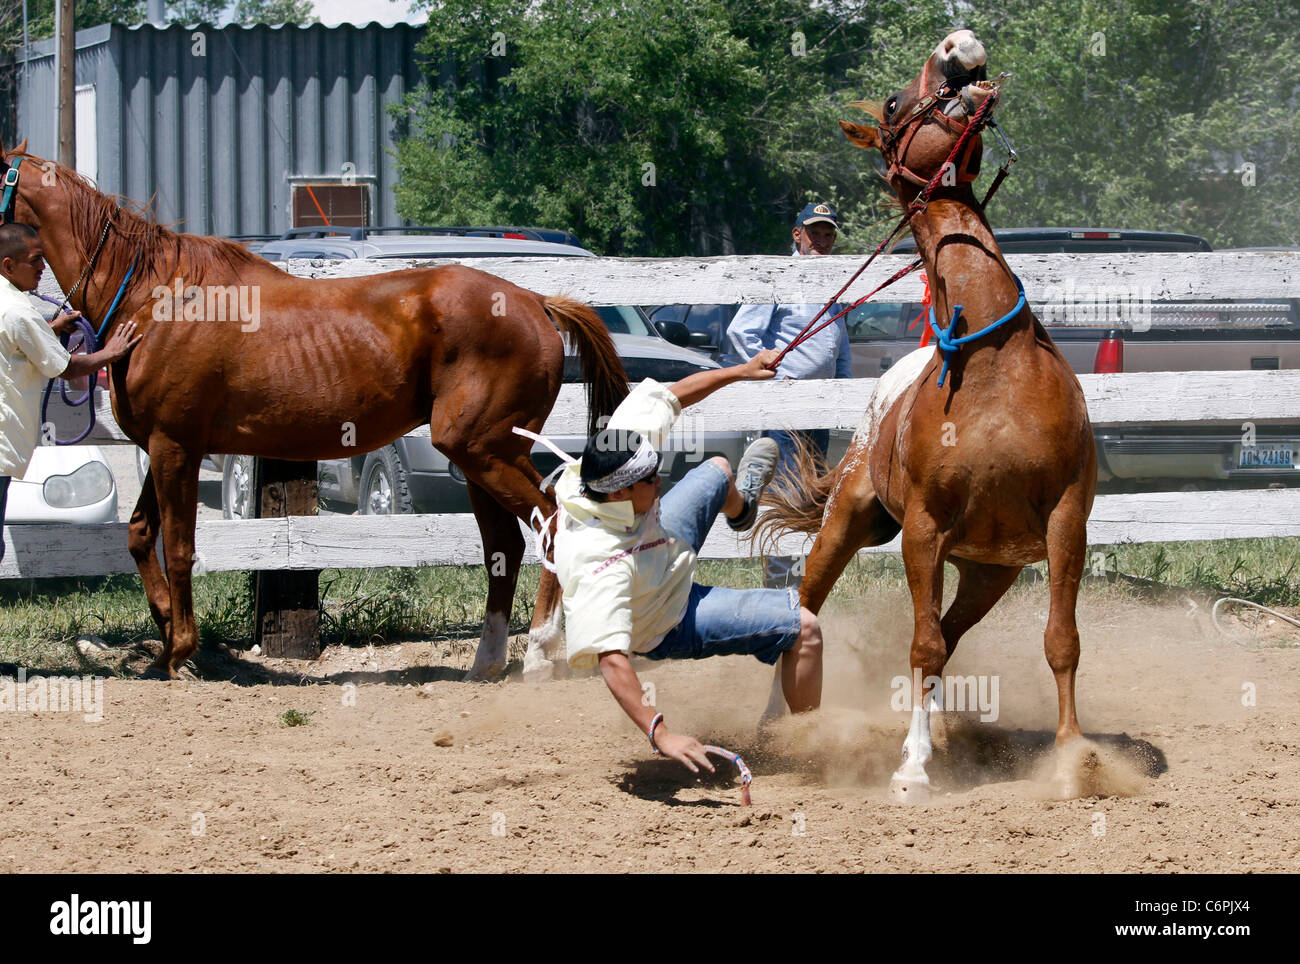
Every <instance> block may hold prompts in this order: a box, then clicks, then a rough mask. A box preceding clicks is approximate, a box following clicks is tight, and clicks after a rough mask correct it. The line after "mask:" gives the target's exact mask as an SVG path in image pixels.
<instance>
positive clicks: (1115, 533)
mask: <svg viewBox="0 0 1300 964" xmlns="http://www.w3.org/2000/svg"><path fill="white" fill-rule="evenodd" d="M906 260H907V259H905V258H898V257H894V258H885V259H881V260H880V261H878V262H877V264H878V265H879V268H878V269H877V266H876V265H873V266H872V269H871V270H870V271H869V272H867V273H866V274H864V276H863V278H861V279H859V281H858V282H857V283H856V284H855V285H854V287H853V288H851V289H850V291H849V292H848V294H847V295H846V298H851V297H854V296H855V293H858V294H864V293H866V292H867V291H868V290H870V288H872V287H874V286H875V285H876V284H878V283H879V282H880V281H882V280H883V279H884V278H886V277H888V276H889V275H890V274H892V273H893V272H894V271H896V270H897V269H898V267H900V266H901V265H902V264H904V263H905V262H906ZM1007 260H1008V262H1009V263H1010V264H1011V267H1012V269H1013V270H1014V271H1016V273H1017V274H1018V275H1019V276H1020V278H1021V280H1022V281H1023V282H1024V283H1025V286H1026V289H1027V291H1029V292H1030V294H1031V301H1032V300H1035V298H1034V292H1036V291H1037V292H1043V291H1049V290H1060V289H1064V288H1065V287H1067V286H1070V287H1073V288H1074V289H1075V290H1076V291H1084V292H1086V291H1089V290H1098V289H1100V290H1106V289H1109V290H1115V289H1116V288H1117V287H1129V288H1132V289H1134V290H1139V291H1147V292H1150V295H1151V297H1152V298H1154V299H1155V300H1161V301H1163V300H1190V299H1205V300H1209V299H1232V300H1250V301H1258V300H1263V299H1276V298H1295V297H1300V253H1289V252H1270V253H1250V254H1247V253H1241V254H1234V253H1223V254H1194V255H1163V254H1152V255H1122V256H1117V255H1034V256H1011V257H1009V258H1008V259H1007ZM469 263H471V264H472V265H473V266H474V267H478V268H482V269H484V270H487V271H490V272H492V273H494V274H498V275H500V276H502V277H505V278H507V279H509V280H511V281H514V282H516V283H518V284H521V285H524V286H526V287H530V288H532V289H534V290H538V291H543V292H547V293H565V294H569V295H572V296H574V297H579V298H583V299H585V300H587V301H590V302H591V303H594V304H629V303H631V304H672V303H697V304H730V303H737V302H744V303H765V302H774V301H775V302H785V303H809V302H816V301H819V300H822V299H824V298H825V297H827V296H828V295H829V294H832V293H834V291H836V290H837V289H838V287H839V286H840V285H841V284H843V282H844V279H846V278H847V277H848V276H849V275H850V274H851V273H852V271H853V270H854V269H855V268H856V267H857V264H858V263H859V259H857V258H844V257H827V258H799V259H794V258H765V257H745V258H706V259H674V260H648V259H645V260H638V259H629V260H614V259H603V258H602V259H594V258H590V259H588V258H564V259H492V260H490V261H488V260H484V259H475V260H473V261H472V262H469ZM409 264H410V263H406V262H400V263H395V262H392V261H383V262H363V261H347V262H309V261H308V262H294V263H293V264H292V265H291V269H292V270H293V272H294V273H295V274H300V275H304V276H312V277H331V276H346V275H360V274H369V273H377V272H381V271H388V270H395V269H396V268H400V267H406V266H409ZM919 298H920V286H919V283H918V282H915V281H913V279H912V278H907V279H904V281H902V282H900V283H899V286H898V288H897V289H891V290H889V291H887V292H884V293H882V294H881V295H879V296H877V300H891V301H898V300H919ZM1080 381H1081V382H1082V384H1083V387H1084V391H1085V394H1086V396H1087V400H1088V409H1089V413H1090V414H1091V417H1092V420H1093V423H1094V424H1095V425H1115V426H1122V425H1157V424H1164V425H1171V424H1208V423H1223V422H1229V423H1235V424H1240V423H1243V422H1253V423H1255V424H1256V425H1257V426H1262V425H1268V424H1276V423H1279V422H1284V421H1285V422H1296V421H1300V371H1293V370H1292V371H1262V372H1253V371H1252V372H1189V373H1154V374H1124V375H1085V376H1082V377H1081V379H1080ZM874 385H875V380H874V379H852V380H841V381H824V382H788V381H787V382H765V383H757V384H755V383H748V384H739V385H733V386H729V387H728V388H726V389H723V390H722V391H720V392H718V393H717V394H715V395H714V396H712V397H710V398H709V399H707V400H705V401H704V402H702V403H700V404H699V405H697V406H695V407H693V408H692V409H690V410H689V412H688V414H687V416H685V418H686V419H687V421H686V422H685V423H684V424H681V425H680V426H679V430H681V429H684V430H685V431H687V432H713V431H737V430H740V431H744V430H757V429H764V428H767V429H771V428H793V429H800V428H852V427H854V426H856V424H857V422H858V419H859V417H860V415H861V413H862V411H863V410H864V408H865V407H866V401H867V399H868V397H869V396H870V394H871V391H872V389H873V387H874ZM98 408H99V412H100V425H99V428H98V429H97V431H96V433H95V435H94V436H93V437H92V438H91V440H90V441H91V442H99V443H100V444H103V443H112V442H118V441H123V440H124V436H123V435H122V433H121V431H120V430H119V429H118V428H117V426H116V424H115V423H114V422H113V421H112V415H111V412H110V411H109V409H108V404H107V397H106V396H105V395H103V394H102V393H101V397H100V398H99V400H98ZM80 418H84V413H78V414H77V415H75V416H73V417H72V420H71V421H69V422H67V423H66V424H67V428H64V429H62V430H61V432H60V434H68V433H69V429H70V428H71V426H72V425H73V424H75V423H76V421H77V420H78V419H80ZM585 422H586V413H585V406H584V403H583V399H582V393H581V388H580V386H572V385H570V386H565V388H564V389H563V390H562V392H561V396H560V400H559V402H558V403H557V405H556V408H555V411H554V412H552V414H551V417H550V418H549V419H548V421H547V423H546V428H545V431H546V432H547V433H549V434H554V435H581V434H583V431H584V427H585ZM412 434H413V435H427V434H428V427H427V426H425V427H423V428H421V429H418V430H417V431H416V432H413V433H412ZM1298 474H1300V473H1298ZM125 529H126V527H125V526H124V525H120V524H118V525H106V526H6V527H5V536H4V538H5V543H6V553H5V559H4V562H3V563H0V578H13V577H35V576H65V575H100V574H109V573H122V572H134V571H135V565H134V563H133V561H132V560H131V558H130V556H129V555H128V553H127V551H126V531H125ZM1264 536H1291V537H1296V536H1300V488H1290V489H1285V490H1274V491H1226V492H1194V493H1181V492H1169V493H1150V494H1141V495H1115V496H1101V497H1099V498H1098V499H1097V502H1096V505H1095V506H1094V509H1093V512H1092V516H1091V519H1090V520H1089V525H1088V539H1089V542H1090V543H1092V544H1104V543H1115V542H1123V541H1133V542H1163V541H1177V540H1196V539H1226V538H1252V537H1264ZM807 545H808V540H806V539H804V538H803V537H790V538H789V539H787V540H786V541H784V542H783V543H782V545H781V548H782V551H787V552H790V553H791V554H797V553H800V552H802V551H806V548H807ZM874 551H897V546H896V545H891V546H885V547H880V548H879V549H877V550H874ZM749 554H750V546H749V544H748V543H747V542H743V541H738V540H737V539H736V538H735V537H734V536H733V535H732V534H731V532H730V531H729V530H726V529H725V527H720V526H719V527H715V529H714V532H713V533H712V534H711V535H710V538H709V539H708V541H707V542H706V543H705V547H704V551H703V552H702V553H701V556H702V557H703V558H734V557H738V556H746V555H749ZM196 555H197V558H196V560H195V565H196V567H199V568H202V569H204V570H207V571H219V570H244V569H264V570H275V569H323V568H364V567H371V566H427V565H459V564H477V563H481V562H482V548H481V546H480V543H479V539H478V531H477V528H476V526H475V524H474V521H473V517H472V516H469V515H429V516H397V517H360V516H321V517H292V518H286V519H261V520H254V521H239V522H226V521H213V522H206V521H205V522H200V523H199V526H198V535H197V551H196ZM528 560H529V561H535V557H533V555H532V553H531V547H530V551H529V555H528Z"/></svg>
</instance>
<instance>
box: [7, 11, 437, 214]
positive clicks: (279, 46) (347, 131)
mask: <svg viewBox="0 0 1300 964" xmlns="http://www.w3.org/2000/svg"><path fill="white" fill-rule="evenodd" d="M423 32H424V28H423V27H420V26H411V25H409V24H397V25H394V26H383V25H381V24H377V23H370V24H367V25H366V26H364V27H356V26H352V25H342V26H338V27H325V26H322V25H320V24H312V25H310V26H306V27H298V26H266V25H259V26H254V27H240V26H234V25H231V26H227V27H212V26H206V25H204V26H197V27H185V26H181V25H179V24H172V25H169V26H165V27H157V26H154V25H152V24H143V25H141V26H138V27H123V26H120V25H117V24H111V25H110V24H105V25H103V26H100V27H93V28H91V29H89V30H82V31H79V32H78V33H77V38H76V45H77V72H76V83H77V168H78V169H79V170H80V171H81V172H82V173H83V174H87V175H89V176H90V177H91V178H93V179H94V180H95V181H96V182H97V183H98V184H99V186H100V189H101V190H103V191H105V192H108V193H112V194H123V195H125V196H127V197H130V198H135V199H138V200H148V199H150V198H153V199H154V203H155V206H156V210H157V214H158V219H159V220H160V221H163V222H165V223H175V224H177V226H178V228H179V229H180V230H183V231H188V232H191V233H195V234H219V235H250V234H280V233H282V232H283V231H284V230H285V229H287V228H288V227H290V226H292V225H293V224H295V223H300V224H313V223H314V224H319V223H321V220H320V217H319V214H320V213H322V212H323V213H326V214H329V215H330V220H331V222H333V223H348V224H358V223H360V224H364V223H370V224H402V223H404V222H403V221H402V220H401V219H400V218H399V217H398V215H397V210H396V202H395V200H394V196H393V185H394V183H395V182H396V179H397V168H396V161H395V159H394V157H393V156H392V150H393V148H394V147H395V146H396V141H397V140H398V139H399V138H400V137H401V136H402V135H401V133H400V132H399V131H398V128H397V121H396V120H395V119H394V118H393V117H392V116H391V115H390V113H389V111H388V107H389V105H391V104H395V103H399V102H400V101H402V99H403V98H404V97H405V95H406V94H407V93H408V92H410V91H412V90H414V89H415V88H416V87H417V86H419V85H421V84H422V83H423V74H422V71H421V68H420V65H419V64H418V62H417V58H416V54H415V46H416V43H417V42H418V41H419V39H420V38H421V36H422V35H423ZM21 56H22V55H21V52H19V59H20V60H21ZM18 69H19V87H18V133H19V137H20V138H21V137H27V138H28V140H29V143H28V147H29V149H30V150H31V151H32V152H33V153H35V154H39V155H41V156H43V157H54V156H55V155H56V153H57V150H56V146H55V140H56V131H55V112H54V93H55V86H54V41H53V40H47V41H44V42H42V43H39V44H33V45H32V47H31V56H30V61H29V62H28V64H27V65H26V69H25V70H24V67H23V65H22V64H21V63H20V64H19V68H18ZM295 207H296V208H297V210H298V217H297V218H296V219H295ZM358 219H363V220H358Z"/></svg>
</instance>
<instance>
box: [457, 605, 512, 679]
mask: <svg viewBox="0 0 1300 964" xmlns="http://www.w3.org/2000/svg"><path fill="white" fill-rule="evenodd" d="M507 628H508V626H507V623H506V617H505V613H488V614H487V616H486V618H484V620H483V635H482V636H480V637H479V641H478V652H476V653H475V654H474V665H473V666H472V667H471V668H470V671H469V672H468V673H466V674H465V681H466V682H468V683H482V682H486V681H487V680H490V679H493V678H494V677H497V676H500V675H501V673H502V672H503V671H504V670H505V668H506V630H507Z"/></svg>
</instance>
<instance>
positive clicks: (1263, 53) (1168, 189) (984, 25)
mask: <svg viewBox="0 0 1300 964" xmlns="http://www.w3.org/2000/svg"><path fill="white" fill-rule="evenodd" d="M909 6H910V5H909ZM936 6H938V5H936ZM917 11H919V6H918V7H914V13H916V12H917ZM963 12H964V13H965V14H966V18H967V19H966V25H968V26H970V27H971V28H972V29H974V30H975V32H976V35H977V36H979V37H980V38H981V39H982V40H983V41H984V42H985V44H986V45H987V46H988V49H989V59H990V64H989V67H990V72H991V74H996V73H997V72H999V71H1001V70H1008V71H1013V72H1014V74H1015V76H1014V77H1013V78H1012V79H1011V80H1010V81H1009V82H1008V83H1007V84H1006V88H1005V94H1004V97H1003V99H1002V103H1001V104H999V106H998V108H997V117H998V119H999V122H1000V123H1001V124H1002V126H1003V127H1004V129H1005V130H1006V131H1007V133H1008V134H1009V135H1010V136H1011V137H1012V138H1013V140H1014V142H1015V146H1016V148H1017V149H1018V150H1019V151H1020V153H1021V157H1022V159H1021V161H1020V162H1019V163H1018V165H1017V166H1016V168H1015V171H1014V174H1013V176H1012V177H1011V178H1009V179H1008V180H1007V181H1006V184H1005V186H1004V187H1003V188H1002V190H1001V192H1000V193H999V194H998V197H997V200H996V201H995V202H994V206H993V208H992V210H991V211H990V217H991V219H992V221H993V223H994V224H995V225H1000V226H1008V227H1009V226H1033V225H1045V226H1088V227H1124V228H1145V229H1151V230H1165V231H1187V232H1191V233H1195V234H1200V235H1203V236H1205V237H1207V238H1208V239H1209V240H1210V241H1211V242H1212V243H1214V244H1215V245H1216V246H1230V245H1261V244H1296V243H1300V173H1298V172H1300V164H1297V163H1296V158H1295V157H1294V156H1293V155H1294V154H1295V152H1296V150H1297V145H1300V120H1298V116H1297V113H1296V111H1295V110H1294V107H1293V105H1294V104H1295V101H1296V94H1297V90H1298V87H1297V84H1296V81H1295V79H1294V71H1293V69H1291V67H1290V65H1289V63H1288V61H1289V60H1290V59H1291V58H1292V56H1293V54H1292V48H1293V46H1294V44H1293V38H1294V34H1295V23H1296V22H1297V19H1300V2H1297V0H1283V2H1282V3H1277V2H1272V0H1117V2H1109V3H1104V4H1103V3H1097V2H1095V0H983V2H981V0H976V2H972V3H970V4H969V5H967V6H965V7H963ZM942 18H943V11H942V9H940V10H938V11H937V12H936V10H935V9H934V8H933V7H932V8H931V10H930V14H929V16H914V17H913V18H912V20H911V21H910V22H911V23H912V24H917V23H922V22H926V21H928V22H929V23H930V24H931V25H932V26H934V27H937V28H938V29H936V30H934V31H933V32H932V34H931V35H932V36H934V37H941V36H943V35H944V33H946V30H947V29H948V28H949V27H951V24H947V25H944V26H940V25H939V23H938V22H936V21H942ZM878 39H879V40H880V41H881V45H880V46H879V47H876V48H874V49H873V50H872V51H870V52H869V54H868V57H867V58H866V60H865V62H864V65H863V67H862V69H861V70H860V71H859V72H857V75H858V76H861V77H863V78H864V79H865V78H876V79H877V80H879V81H881V83H879V84H873V92H872V93H871V94H870V95H869V96H871V97H873V98H875V99H884V98H886V97H887V96H888V95H889V94H890V93H892V92H893V91H894V90H896V89H898V88H899V87H901V86H903V85H904V84H906V83H907V82H908V81H910V79H911V78H912V77H913V76H915V74H916V70H917V67H918V66H919V59H918V58H919V57H922V56H924V54H925V52H927V51H926V44H925V42H924V40H923V39H919V38H914V37H908V38H903V37H902V36H898V31H894V30H890V29H887V30H884V31H881V32H880V33H879V34H878ZM895 40H897V41H900V42H894V41H895ZM984 142H985V149H986V151H990V152H991V151H992V145H993V138H992V137H990V136H986V137H985V138H984ZM997 160H1000V159H999V158H997V157H996V156H994V155H993V154H991V153H990V156H989V157H988V158H987V159H986V163H985V170H989V171H991V170H992V162H994V161H997ZM1249 165H1253V167H1252V166H1249ZM1252 178H1253V181H1252Z"/></svg>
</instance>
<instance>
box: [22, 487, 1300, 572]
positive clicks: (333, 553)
mask: <svg viewBox="0 0 1300 964" xmlns="http://www.w3.org/2000/svg"><path fill="white" fill-rule="evenodd" d="M126 529H127V527H126V524H125V523H115V524H112V525H102V526H58V525H25V526H6V527H5V533H4V539H5V558H4V562H3V563H0V578H4V579H13V578H29V579H30V578H43V577H49V576H98V575H114V574H118V573H134V572H135V571H136V567H135V562H134V561H133V560H132V559H131V556H130V555H129V554H128V552H127V549H126ZM1268 536H1288V537H1300V490H1296V489H1283V490H1263V491H1230V492H1153V493H1142V494H1136V495H1107V496H1099V497H1098V498H1097V502H1096V505H1095V506H1094V507H1093V510H1092V516H1091V517H1090V518H1089V520H1088V543H1089V544H1090V545H1109V544H1112V543H1118V542H1130V541H1131V542H1177V541H1183V540H1190V541H1194V540H1205V539H1247V538H1262V537H1268ZM811 545H812V542H811V540H810V539H808V538H806V537H804V536H790V537H787V538H785V539H783V540H782V541H781V543H780V545H779V549H780V550H781V551H782V552H784V553H788V554H789V555H802V554H804V553H806V552H807V551H808V549H809V548H810V547H811ZM864 551H867V552H898V551H900V549H899V546H898V540H895V541H894V542H892V543H890V544H889V545H885V546H878V547H876V548H873V549H868V550H864ZM749 555H751V544H750V543H749V542H746V541H742V540H740V539H737V538H736V536H735V535H734V534H733V533H732V532H731V530H729V529H727V528H726V526H721V525H718V526H714V527H713V530H712V531H711V532H710V533H709V537H708V539H707V540H706V541H705V543H704V548H703V549H702V551H701V552H700V558H701V559H737V558H745V557H747V556H749ZM536 561H537V557H536V555H535V554H534V552H533V549H532V545H531V540H530V544H529V548H528V550H527V554H526V556H525V562H536ZM482 562H483V548H482V545H481V543H480V542H479V536H478V528H477V527H476V526H475V523H474V517H473V516H471V515H461V514H456V515H406V516H345V515H340V516H289V517H287V518H282V519H251V520H248V521H227V520H214V521H201V522H199V524H198V533H197V540H196V547H195V569H196V571H204V572H223V571H224V572H229V571H239V570H246V569H257V570H263V571H275V570H311V569H364V568H371V567H375V568H379V567H384V566H399V567H416V566H448V565H480V564H482Z"/></svg>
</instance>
